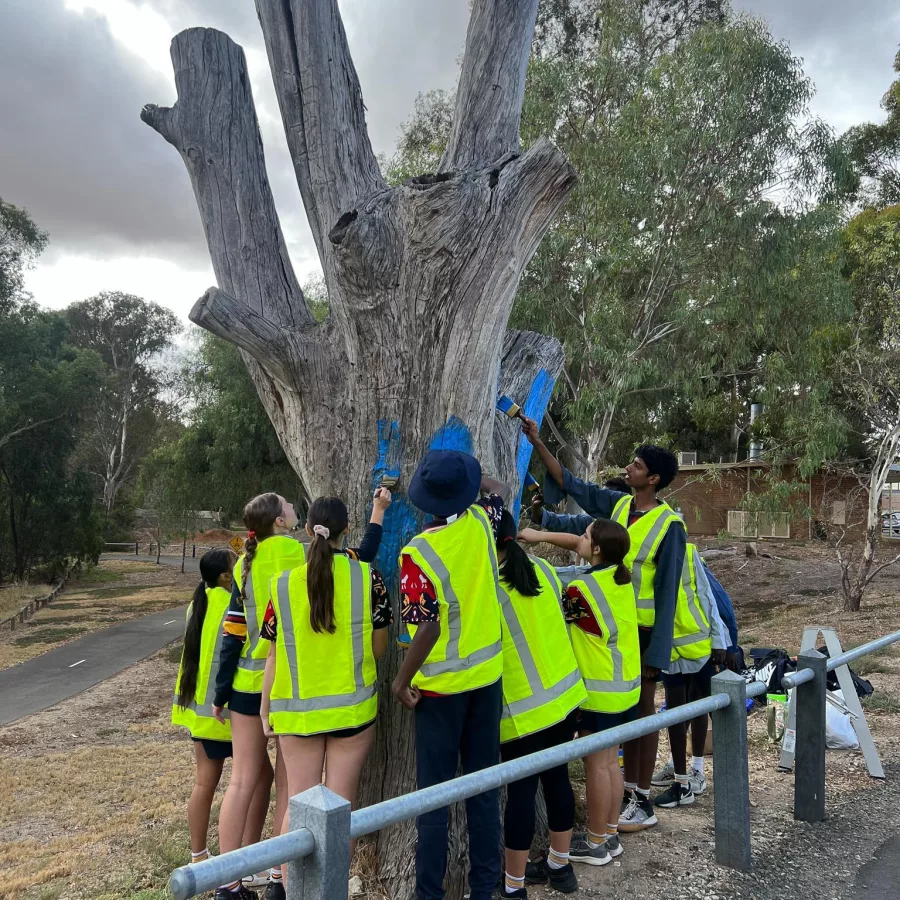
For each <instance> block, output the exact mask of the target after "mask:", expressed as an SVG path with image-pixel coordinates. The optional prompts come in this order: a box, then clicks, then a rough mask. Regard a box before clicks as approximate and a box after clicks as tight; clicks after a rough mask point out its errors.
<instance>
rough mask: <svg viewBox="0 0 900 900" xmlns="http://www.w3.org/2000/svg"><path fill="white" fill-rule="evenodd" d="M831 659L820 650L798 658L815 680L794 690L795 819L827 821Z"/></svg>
mask: <svg viewBox="0 0 900 900" xmlns="http://www.w3.org/2000/svg"><path fill="white" fill-rule="evenodd" d="M827 667H828V659H827V658H826V657H824V656H823V655H822V654H821V653H819V651H818V650H805V651H804V652H803V653H801V654H800V656H798V657H797V668H798V669H812V670H813V672H814V677H813V678H812V679H811V680H810V681H807V682H806V683H805V684H801V685H799V686H798V687H796V688H795V689H794V696H793V698H792V700H791V702H792V703H796V704H797V749H796V755H795V757H794V818H795V819H798V820H799V821H801V822H821V821H822V820H823V819H824V818H825V683H826V678H827V675H828V668H827Z"/></svg>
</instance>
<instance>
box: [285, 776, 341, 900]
mask: <svg viewBox="0 0 900 900" xmlns="http://www.w3.org/2000/svg"><path fill="white" fill-rule="evenodd" d="M288 815H289V816H290V823H291V829H292V830H297V829H300V828H308V829H309V830H310V831H311V832H312V835H313V838H314V840H315V842H316V846H315V850H313V852H312V853H311V854H310V855H309V856H307V857H305V858H303V859H299V860H295V861H294V862H290V863H288V865H287V897H288V900H347V885H348V882H349V880H350V803H349V801H347V800H345V799H344V798H343V797H339V796H338V795H337V794H335V793H334V791H330V790H329V789H328V788H327V787H325V786H324V785H317V786H316V787H314V788H310V789H309V790H308V791H304V792H303V793H302V794H298V795H297V796H296V797H291V800H290V807H289V810H288Z"/></svg>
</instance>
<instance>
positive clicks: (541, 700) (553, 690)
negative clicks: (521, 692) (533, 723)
mask: <svg viewBox="0 0 900 900" xmlns="http://www.w3.org/2000/svg"><path fill="white" fill-rule="evenodd" d="M580 681H581V672H579V671H578V669H576V670H575V671H574V672H570V673H569V674H568V675H566V677H565V678H563V679H562V681H558V682H557V683H556V684H554V685H552V686H551V687H548V688H542V689H541V690H540V691H535V692H534V693H532V695H531V696H530V697H523V698H522V699H521V700H514V701H513V702H512V703H508V704H507V705H506V706H505V707H504V709H503V716H502V718H504V719H511V718H513V716H520V715H522V713H527V712H531V711H532V710H534V709H538V708H539V707H541V706H544V705H545V704H547V703H552V702H553V701H554V700H559V698H560V697H562V696H563V694H565V693H566V691H568V690H570V689H571V688H573V687H575V685H577V684H578V683H579V682H580Z"/></svg>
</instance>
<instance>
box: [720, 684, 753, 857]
mask: <svg viewBox="0 0 900 900" xmlns="http://www.w3.org/2000/svg"><path fill="white" fill-rule="evenodd" d="M712 690H713V694H727V695H728V698H729V700H730V703H729V704H728V706H726V707H725V708H724V709H718V710H716V711H715V712H714V713H713V714H712V721H713V766H714V771H715V825H716V862H717V863H719V865H722V866H729V867H730V868H732V869H737V870H739V871H741V872H746V871H747V870H749V869H750V866H751V865H752V857H751V853H750V775H749V771H748V768H747V682H746V681H744V679H743V678H741V676H740V675H736V674H735V673H734V672H722V673H721V674H720V675H716V676H715V677H714V678H713V680H712Z"/></svg>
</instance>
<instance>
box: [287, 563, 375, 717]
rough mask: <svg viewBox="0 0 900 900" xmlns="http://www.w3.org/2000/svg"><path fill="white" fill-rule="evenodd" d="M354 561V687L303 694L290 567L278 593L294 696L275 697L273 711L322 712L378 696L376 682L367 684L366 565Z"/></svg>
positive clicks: (352, 607) (352, 641)
mask: <svg viewBox="0 0 900 900" xmlns="http://www.w3.org/2000/svg"><path fill="white" fill-rule="evenodd" d="M347 562H348V563H349V565H350V622H349V623H348V627H349V628H350V635H351V646H352V651H351V652H352V654H353V681H354V690H353V691H351V692H350V693H346V694H328V695H325V696H320V697H307V698H301V697H300V696H299V693H300V691H299V688H298V681H297V666H298V664H299V663H298V658H297V639H296V634H295V633H294V617H293V610H292V609H291V594H290V578H291V573H290V571H287V572H282V573H281V575H279V576H278V584H277V585H276V588H275V591H276V594H277V596H278V634H279V636H280V637H281V638H282V639H283V641H284V649H285V653H286V654H287V661H288V673H289V675H290V679H291V696H290V697H285V698H282V699H280V700H279V699H273V700H271V701H270V703H269V711H270V712H273V713H280V712H294V713H305V712H321V711H325V710H329V709H340V708H342V707H346V706H356V705H357V704H358V703H365V702H366V701H367V700H371V699H372V697H374V696H375V685H374V684H371V685H366V684H365V673H364V669H363V666H364V664H365V646H364V636H363V625H364V619H365V610H366V606H365V600H366V596H365V594H366V592H365V589H364V585H363V574H364V569H363V566H362V565H361V564H360V563H358V562H355V561H354V560H347Z"/></svg>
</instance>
